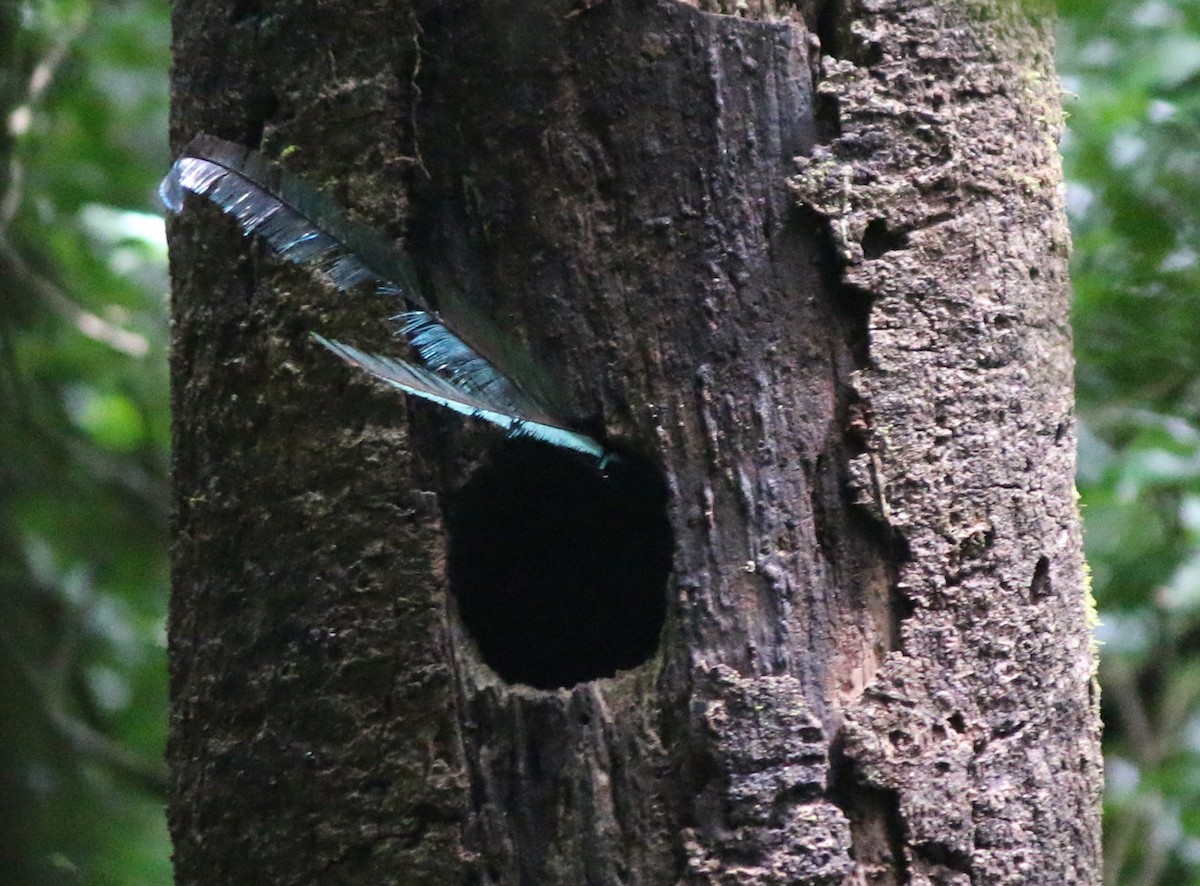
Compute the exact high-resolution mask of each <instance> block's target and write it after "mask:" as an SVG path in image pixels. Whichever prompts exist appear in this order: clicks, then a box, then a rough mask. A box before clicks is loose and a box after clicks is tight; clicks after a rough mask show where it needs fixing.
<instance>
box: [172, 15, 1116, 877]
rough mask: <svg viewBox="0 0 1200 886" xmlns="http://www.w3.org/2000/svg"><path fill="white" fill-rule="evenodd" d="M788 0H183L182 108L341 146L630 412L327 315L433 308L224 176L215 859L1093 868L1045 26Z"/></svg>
mask: <svg viewBox="0 0 1200 886" xmlns="http://www.w3.org/2000/svg"><path fill="white" fill-rule="evenodd" d="M756 9H757V7H756ZM351 10H352V14H347V13H348V12H351ZM760 11H761V12H763V18H762V19H761V20H757V21H751V20H748V19H746V18H742V17H735V16H724V15H712V14H708V13H705V12H702V11H699V10H697V9H694V8H691V7H689V6H686V5H682V4H676V3H670V2H660V3H655V2H644V0H642V2H637V0H591V2H575V3H572V2H568V0H537V2H534V0H530V2H523V3H498V2H478V0H472V2H466V0H462V2H439V3H433V2H430V3H413V4H409V3H405V2H401V0H395V2H391V3H387V4H377V5H373V6H369V7H365V8H360V7H353V8H351V7H350V5H349V4H345V3H322V4H317V3H315V2H314V3H308V2H299V3H289V4H285V5H283V6H280V7H278V8H273V9H272V10H270V11H269V12H267V11H266V10H263V9H260V8H258V7H257V6H246V5H244V4H240V5H237V6H236V7H222V6H217V5H214V4H208V3H196V2H183V3H180V4H179V5H178V6H177V9H176V21H175V24H176V57H177V62H176V71H175V75H174V76H175V87H176V114H175V121H174V127H175V132H174V135H175V136H176V143H177V144H179V143H181V142H182V141H183V140H186V138H187V137H189V136H190V135H191V134H192V133H193V132H195V131H200V130H204V131H209V132H213V133H215V134H217V135H221V136H224V137H226V138H231V139H235V140H238V141H241V142H243V143H246V144H250V145H252V146H256V147H261V148H262V149H263V150H264V151H266V152H267V153H269V154H272V155H274V156H280V157H282V158H283V159H284V161H285V163H286V164H287V165H288V166H289V168H291V169H293V170H294V171H297V172H300V173H302V174H304V175H306V176H307V177H309V178H310V179H312V180H314V181H316V182H317V183H319V184H324V185H326V186H327V187H329V188H330V189H332V190H333V191H334V192H335V193H336V194H337V195H338V196H339V197H340V198H341V199H342V200H343V202H344V203H345V204H346V205H347V206H348V207H349V208H350V209H351V210H352V211H354V212H356V213H357V214H359V215H360V216H361V217H363V218H365V219H369V220H370V221H372V222H373V223H375V224H378V225H380V226H382V227H384V228H385V229H386V230H388V231H389V232H390V233H392V234H393V235H395V236H396V237H397V242H401V241H402V242H404V243H405V244H406V245H407V248H408V249H409V251H410V252H411V253H412V254H413V255H414V257H415V258H416V260H417V264H418V266H419V270H420V272H421V274H422V275H423V276H424V277H425V278H426V279H427V280H428V281H430V283H431V285H433V286H436V288H437V289H439V290H440V291H443V292H447V291H449V290H452V289H453V290H458V291H459V292H461V293H464V294H465V296H466V297H470V298H474V299H477V300H478V301H480V303H481V304H483V305H485V306H486V308H487V310H488V312H489V313H490V314H492V315H493V316H495V317H497V318H498V320H499V321H500V323H501V325H503V326H505V327H506V328H508V329H510V330H511V331H513V332H514V333H515V334H517V335H518V336H519V337H520V338H522V339H523V340H524V341H525V342H526V343H527V344H528V346H529V348H530V349H531V350H532V351H533V353H534V354H535V355H536V356H537V357H538V358H539V360H540V361H541V362H542V363H543V364H544V365H546V366H547V367H548V368H549V369H550V370H551V371H552V372H553V373H554V374H555V375H556V376H557V377H558V378H559V379H560V380H561V382H562V385H563V388H564V390H565V392H566V396H567V398H568V399H569V401H570V402H572V403H573V404H574V406H575V407H576V409H577V410H578V412H579V414H580V415H581V416H583V417H584V418H585V419H586V423H587V424H588V426H589V427H590V428H591V429H592V430H593V432H595V433H603V434H605V435H606V436H607V437H608V438H609V439H610V440H612V441H613V443H614V445H615V446H616V447H617V448H618V449H619V451H620V452H621V453H622V454H623V459H622V461H620V462H619V463H617V464H615V465H613V466H612V467H611V469H609V470H607V471H604V472H601V471H599V470H597V468H596V467H595V466H594V465H588V464H585V463H583V462H581V461H580V460H579V459H578V458H576V457H575V456H573V455H563V454H558V453H556V452H554V451H553V450H550V449H549V448H548V447H545V446H542V445H539V444H516V443H506V442H503V441H500V442H497V441H496V440H495V438H494V437H492V436H491V435H490V433H489V432H488V431H486V430H481V429H478V428H474V427H471V426H464V425H463V423H462V422H458V421H455V420H446V419H445V418H444V417H443V416H440V415H437V414H436V413H434V412H433V411H432V410H429V409H425V408H423V407H421V406H419V405H418V406H413V405H411V404H407V403H405V402H403V401H402V400H400V399H398V398H397V397H396V396H395V395H394V394H391V393H389V392H386V391H382V390H379V389H377V388H376V387H375V386H374V385H372V384H371V383H369V382H368V381H364V380H360V379H356V378H353V377H351V376H349V375H348V374H347V373H346V372H345V369H344V367H341V366H340V365H336V364H334V363H333V361H330V360H328V359H327V355H324V354H323V353H319V352H317V350H316V349H314V348H310V347H308V346H307V345H306V344H305V333H306V332H307V331H308V330H310V329H318V330H321V331H323V332H327V333H329V334H332V335H336V336H337V337H339V338H342V339H345V340H350V341H353V342H355V343H356V344H359V345H361V346H365V347H370V348H372V349H375V350H389V349H395V348H396V347H398V343H397V342H394V341H392V340H390V337H389V335H388V331H387V326H386V324H384V323H383V322H382V320H383V318H384V317H386V316H387V315H388V314H389V313H390V312H393V310H394V308H393V306H392V305H390V304H388V303H386V302H384V301H380V300H379V299H375V298H371V297H364V298H360V299H353V298H350V299H348V298H345V297H337V296H334V295H332V294H331V293H329V292H325V291H322V290H321V288H320V287H319V286H317V285H314V284H313V283H312V282H310V281H309V280H307V279H306V278H305V276H304V275H303V274H302V273H301V272H297V271H295V270H291V269H289V268H285V267H283V266H282V265H280V264H279V263H278V262H276V261H274V260H273V259H271V258H270V257H268V256H267V255H266V254H265V252H264V251H263V250H262V249H261V248H259V247H256V246H255V245H253V244H250V243H243V242H239V240H238V238H237V234H236V232H235V231H234V229H233V228H232V226H231V225H230V224H229V223H228V222H227V220H223V219H219V218H218V217H217V214H216V213H215V212H213V211H211V210H208V209H206V208H205V207H201V206H196V207H195V208H194V209H191V210H189V213H188V214H187V215H185V217H184V219H183V220H182V221H181V222H180V223H178V224H177V225H176V226H175V227H174V229H173V236H172V252H173V265H174V273H175V287H176V288H175V318H176V327H175V351H174V358H173V359H174V363H173V370H174V379H175V403H176V449H175V459H176V464H175V483H176V500H177V514H176V561H175V562H176V566H175V594H174V599H173V604H172V616H171V663H172V691H173V696H174V715H173V723H172V739H171V747H170V757H171V762H172V771H173V796H172V803H171V824H172V832H173V835H174V839H175V846H176V861H177V872H178V880H179V882H180V883H212V882H221V883H263V882H269V883H279V884H286V883H299V882H321V883H339V882H346V883H363V882H371V883H375V882H397V883H414V884H415V883H434V882H437V883H443V884H444V883H447V882H463V883H505V884H507V883H522V884H524V883H530V884H533V883H538V884H541V883H547V884H549V883H562V884H576V883H642V884H658V883H675V882H689V883H691V882H697V883H706V882H707V883H763V884H765V883H792V882H803V883H837V882H846V881H849V882H872V883H888V882H894V883H900V882H914V883H920V882H946V883H953V882H963V883H966V882H981V883H984V882H985V883H1003V882H1012V883H1030V882H1046V883H1062V882H1093V881H1095V880H1097V879H1098V865H1099V849H1098V831H1099V819H1098V815H1099V810H1098V791H1099V778H1100V776H1099V756H1098V755H1099V745H1098V718H1097V711H1096V706H1095V699H1094V697H1093V693H1094V691H1095V687H1094V681H1093V655H1092V650H1091V647H1090V645H1089V639H1088V610H1087V603H1086V599H1085V591H1084V577H1083V572H1082V559H1081V554H1080V543H1079V532H1078V522H1077V518H1076V513H1075V505H1074V496H1073V486H1072V469H1073V452H1074V424H1073V417H1072V410H1071V358H1070V333H1069V327H1068V318H1067V311H1068V292H1067V283H1066V253H1067V243H1068V241H1067V234H1066V229H1065V226H1064V219H1063V213H1062V207H1061V205H1060V197H1059V193H1058V185H1059V180H1060V173H1059V169H1058V164H1057V159H1056V154H1055V151H1054V140H1055V138H1056V136H1057V133H1058V128H1059V126H1060V112H1059V109H1058V90H1057V86H1056V81H1055V79H1054V77H1053V72H1052V68H1051V61H1050V56H1049V37H1048V33H1047V30H1046V25H1045V23H1044V22H1041V21H1038V20H1036V19H1029V18H1027V17H1026V16H1025V15H1024V14H1023V13H1022V12H1021V11H1020V10H1019V9H1018V8H1017V7H1016V6H1015V5H1012V4H1010V5H1004V6H999V5H997V6H987V5H985V4H982V3H979V4H966V3H962V4H947V3H935V2H932V0H927V2H918V0H901V2H888V3H882V2H865V0H864V2H852V3H847V4H845V5H837V6H833V5H829V6H825V7H822V8H818V7H817V6H816V5H815V4H814V5H812V6H811V8H810V7H808V6H806V7H805V8H803V9H796V10H792V11H791V14H790V15H789V16H788V17H787V18H786V19H784V18H780V19H776V18H773V17H771V16H767V15H766V13H765V10H760ZM797 157H799V158H800V159H799V160H798V161H797V160H795V159H794V158H797ZM596 515H599V516H598V517H597V516H596ZM660 624H662V630H661V635H660V632H659V626H660Z"/></svg>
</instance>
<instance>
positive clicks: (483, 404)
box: [310, 332, 607, 461]
mask: <svg viewBox="0 0 1200 886" xmlns="http://www.w3.org/2000/svg"><path fill="white" fill-rule="evenodd" d="M310 334H311V335H312V337H313V338H314V339H316V340H317V341H318V342H320V343H321V344H322V345H324V346H325V347H326V348H328V349H329V350H331V351H333V353H335V354H337V355H338V356H339V357H341V358H342V359H343V360H345V361H346V362H347V363H349V364H350V365H351V366H356V367H358V368H359V369H362V370H364V371H366V372H369V373H370V374H371V375H373V376H375V377H376V378H378V379H380V380H381V381H384V382H387V383H388V384H389V385H391V386H392V387H395V388H399V389H400V390H402V391H404V392H405V393H407V394H411V395H413V396H414V397H421V398H422V399H425V400H430V401H432V402H434V403H437V404H438V405H439V406H444V407H445V408H447V409H451V410H453V411H455V412H459V413H462V414H463V415H469V416H471V417H473V418H481V419H483V420H484V421H488V422H491V423H492V424H494V425H498V426H499V427H501V428H503V429H504V430H506V431H508V432H509V433H510V434H511V435H513V436H515V437H532V438H534V439H537V440H543V441H545V442H547V443H553V444H554V445H556V446H562V447H565V448H567V449H574V450H577V451H578V452H584V453H587V454H588V455H591V456H594V457H596V458H598V459H601V460H602V461H604V460H606V458H607V452H606V450H605V448H604V447H603V446H601V445H600V444H599V443H597V442H596V441H595V440H593V439H592V438H591V437H588V436H586V435H584V434H580V433H579V432H577V431H572V430H571V429H570V428H567V427H564V426H563V425H561V424H556V423H548V422H544V421H534V420H533V419H530V418H529V417H527V416H525V415H521V414H519V413H515V412H513V411H512V409H511V408H510V407H509V406H508V405H507V404H505V403H497V402H494V401H491V400H489V399H488V398H487V397H486V396H484V395H483V394H481V393H480V392H474V391H468V390H466V389H464V388H461V387H459V386H458V385H457V384H455V383H454V382H453V381H451V380H450V379H448V378H444V377H443V376H440V375H437V374H435V373H433V372H430V371H429V370H428V369H423V368H421V367H419V366H413V365H412V364H410V363H405V362H403V361H401V360H393V359H392V358H391V357H384V356H382V355H380V354H368V353H366V352H365V351H360V350H359V349H358V348H354V347H351V346H350V345H347V344H343V343H342V342H339V341H332V340H330V339H327V338H325V337H323V336H320V335H317V333H315V332H313V333H310Z"/></svg>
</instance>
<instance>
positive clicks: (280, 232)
mask: <svg viewBox="0 0 1200 886" xmlns="http://www.w3.org/2000/svg"><path fill="white" fill-rule="evenodd" d="M184 191H192V192H193V193H196V194H200V195H202V196H205V197H208V198H209V199H210V200H212V201H213V202H214V203H216V204H217V205H218V206H219V207H221V209H222V210H223V211H224V212H226V213H228V214H229V215H232V216H233V217H234V218H236V219H237V221H238V223H239V224H240V225H241V226H242V231H243V232H244V233H246V234H258V235H259V236H261V237H262V238H263V239H265V240H266V241H267V242H268V243H270V244H271V247H272V248H273V249H274V250H275V251H276V252H277V253H279V255H280V256H282V257H283V258H285V259H287V260H288V261H291V262H295V263H296V264H301V265H314V266H316V267H318V268H319V269H320V270H321V271H322V272H323V273H324V274H325V275H326V276H327V277H328V278H329V280H330V282H331V283H333V285H334V286H336V287H337V288H338V289H350V288H352V287H354V286H356V285H358V284H360V283H373V284H375V285H377V286H380V287H383V288H385V289H389V290H394V291H397V292H399V293H400V294H401V295H403V296H404V297H405V298H407V299H408V300H409V301H411V302H413V303H414V304H417V305H420V306H422V307H425V308H428V307H429V306H428V304H427V303H426V301H425V298H424V297H423V296H422V294H421V292H420V291H419V289H418V287H417V284H416V275H415V274H414V273H413V270H412V265H411V264H410V263H409V261H408V259H407V258H406V257H404V256H402V255H399V254H397V253H396V251H395V250H394V249H392V247H391V246H390V245H389V244H388V243H387V242H386V241H385V240H384V239H383V238H382V237H381V236H380V235H379V234H378V233H376V232H375V231H372V230H371V229H369V228H363V227H360V226H357V225H353V224H351V223H350V222H349V221H347V220H346V219H345V217H344V216H343V215H342V213H341V212H340V211H339V210H338V208H337V206H336V205H335V204H334V203H333V202H332V201H331V200H330V199H329V198H328V197H326V196H325V195H324V194H322V193H320V192H319V191H317V190H316V189H314V188H312V187H310V186H309V185H308V184H306V183H305V182H303V181H301V180H300V179H298V178H296V177H294V176H291V175H287V174H286V173H284V172H283V171H281V170H280V169H278V168H276V167H274V166H272V165H270V164H269V163H268V162H267V161H266V160H265V159H264V158H263V157H262V156H261V155H259V154H256V153H255V152H253V151H250V150H249V149H247V148H244V147H242V146H241V145H235V144H232V143H231V142H227V141H222V140H221V139H219V138H215V137H213V136H211V135H198V136H196V138H194V139H192V142H191V143H190V144H189V145H188V146H187V148H186V149H185V150H184V152H183V154H182V155H181V156H180V157H179V159H178V160H176V161H175V163H174V165H173V166H172V167H171V170H170V172H168V173H167V176H166V178H164V179H163V181H162V184H161V185H159V189H158V193H159V197H160V198H161V199H162V202H163V205H165V206H166V207H167V209H169V210H170V211H171V212H175V213H178V212H181V211H182V210H183V194H184Z"/></svg>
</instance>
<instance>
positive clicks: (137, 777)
mask: <svg viewBox="0 0 1200 886" xmlns="http://www.w3.org/2000/svg"><path fill="white" fill-rule="evenodd" d="M1061 16H1062V17H1061V22H1060V69H1061V72H1062V74H1063V78H1064V82H1065V84H1066V86H1067V89H1068V91H1069V93H1070V95H1069V97H1068V100H1067V110H1068V112H1069V114H1070V120H1069V125H1070V132H1069V134H1068V137H1067V138H1066V140H1065V142H1064V145H1063V149H1064V156H1065V160H1066V170H1067V177H1068V180H1069V189H1068V203H1069V207H1070V213H1071V220H1072V227H1073V229H1074V232H1075V243H1076V247H1075V259H1074V269H1073V273H1074V282H1075V287H1076V293H1077V308H1076V326H1077V332H1078V356H1079V367H1078V383H1079V416H1080V462H1079V476H1078V482H1079V486H1080V491H1081V494H1082V497H1083V502H1084V517H1085V525H1086V533H1087V548H1088V557H1089V561H1090V563H1091V565H1092V569H1093V572H1094V585H1095V594H1096V599H1097V601H1098V604H1099V606H1100V610H1101V618H1102V620H1103V625H1102V627H1101V628H1100V635H1101V639H1102V640H1103V642H1104V644H1105V645H1104V646H1103V647H1102V666H1101V678H1102V683H1103V685H1104V701H1103V705H1104V715H1105V720H1106V724H1107V734H1106V755H1107V759H1108V795H1107V805H1106V854H1107V857H1108V862H1109V864H1108V871H1107V874H1106V882H1109V883H1123V884H1154V883H1163V884H1168V883H1170V884H1176V883H1200V311H1198V310H1197V306H1196V300H1195V297H1196V293H1197V292H1198V290H1200V285H1198V284H1200V263H1198V260H1197V253H1198V251H1200V242H1198V233H1200V0H1141V2H1137V0H1113V2H1108V3H1097V2H1094V0H1064V2H1063V4H1062V7H1061ZM168 42H169V25H168V11H167V8H166V3H165V0H128V2H117V0H107V2H99V0H97V2H89V0H26V2H12V0H0V111H2V113H3V117H2V119H3V121H4V126H3V131H2V132H0V280H3V281H4V282H3V287H4V297H3V298H0V595H3V596H2V597H0V599H2V601H3V605H4V613H5V617H4V619H3V620H0V797H3V798H4V800H5V802H4V803H3V804H0V881H3V882H14V883H30V884H36V883H63V884H72V883H81V884H89V886H90V884H100V886H108V884H114V886H116V884H120V886H141V884H146V886H150V884H154V886H159V884H164V883H168V882H169V881H170V864H169V860H168V858H169V846H168V842H167V836H166V827H165V823H164V820H163V814H162V807H163V802H164V790H165V787H164V786H165V773H164V771H163V764H162V749H163V745H164V742H165V733H166V717H167V709H166V705H167V702H166V662H165V653H164V619H165V615H164V613H165V610H166V593H167V581H168V565H167V544H168V534H167V519H168V513H169V502H168V488H167V480H166V475H167V465H168V443H169V418H168V390H167V377H166V347H167V325H166V323H167V320H166V315H167V311H166V292H167V281H166V270H165V268H166V258H165V249H164V245H163V237H162V224H161V221H160V219H159V218H158V208H157V206H156V203H155V200H154V197H153V188H154V185H155V183H156V181H157V179H158V177H159V176H160V175H161V173H162V172H163V170H164V169H165V167H166V164H167V160H168V156H167V144H166V131H167V129H166V111H167V70H168V64H169V58H168Z"/></svg>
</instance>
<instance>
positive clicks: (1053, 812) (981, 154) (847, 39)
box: [792, 0, 1101, 883]
mask: <svg viewBox="0 0 1200 886" xmlns="http://www.w3.org/2000/svg"><path fill="white" fill-rule="evenodd" d="M985 5H986V4H975V7H976V9H975V10H974V11H973V12H971V11H969V10H968V9H967V7H966V5H965V4H964V5H959V4H947V3H943V2H924V0H904V2H887V3H884V2H878V0H864V2H855V3H850V4H848V8H847V10H846V14H845V18H844V19H843V20H842V21H841V22H840V27H839V29H838V32H837V34H836V35H832V34H831V35H826V36H827V40H826V43H827V46H826V50H827V55H826V57H825V58H824V59H823V61H822V72H823V73H822V79H821V83H820V85H819V91H820V94H821V95H822V96H824V98H825V100H826V101H827V102H828V103H829V107H830V108H832V109H833V116H834V119H835V121H836V122H835V129H836V133H837V135H836V137H835V138H833V139H832V140H831V141H829V142H828V143H827V144H823V145H821V146H819V147H818V148H817V149H816V150H815V151H814V152H813V154H812V156H811V157H809V158H803V159H801V161H800V166H801V169H800V172H799V174H797V175H796V176H795V177H794V178H793V180H792V185H793V188H794V190H795V193H796V194H797V197H798V198H799V199H800V200H801V201H802V202H803V203H804V204H805V205H807V206H810V207H813V208H814V209H816V210H817V211H818V212H819V213H820V214H821V215H823V216H824V217H825V218H826V219H827V220H828V222H829V228H830V231H831V233H832V238H833V243H834V245H835V248H836V250H837V252H838V254H839V255H840V257H841V259H842V261H843V263H844V271H843V275H842V279H843V282H844V284H845V286H846V287H847V288H849V289H853V290H854V291H855V292H856V293H866V294H868V296H869V298H870V310H869V313H868V314H867V317H866V327H867V328H866V337H867V341H868V346H867V349H866V353H865V358H864V359H863V360H862V365H861V367H860V369H859V371H858V372H857V373H856V374H855V376H854V381H853V384H854V388H855V391H856V392H857V394H858V396H859V397H861V399H862V410H863V414H864V416H866V419H865V421H866V424H867V425H868V430H867V432H866V434H865V440H866V448H865V451H864V452H863V453H862V454H861V455H859V456H857V458H856V459H855V460H854V462H853V464H852V471H851V474H852V477H853V481H852V482H853V485H854V488H855V494H856V497H857V500H858V501H859V502H860V504H862V505H864V506H865V507H867V508H868V509H869V510H870V511H871V513H872V514H873V515H874V516H875V517H876V518H877V519H880V520H881V521H883V522H884V523H886V525H887V526H888V527H889V529H890V531H891V532H893V533H895V534H896V535H897V536H899V537H900V538H902V539H903V541H904V543H905V545H906V546H907V548H908V549H909V551H910V559H909V561H908V562H907V563H906V564H905V565H904V567H903V568H902V570H901V572H900V575H899V579H898V588H899V589H900V591H901V593H902V594H903V596H904V598H905V599H906V600H907V601H909V603H910V604H911V612H910V614H909V615H908V616H907V617H906V618H904V620H903V622H902V623H901V624H900V644H899V648H898V650H897V651H895V652H894V653H892V654H891V655H890V656H889V657H888V660H887V662H886V663H885V665H884V667H883V668H882V670H881V671H880V672H879V673H878V674H877V675H876V676H875V679H874V680H873V681H871V682H870V683H869V684H868V685H867V686H866V688H865V692H864V693H863V696H862V698H861V699H859V700H858V701H857V702H856V703H853V704H851V705H850V706H849V707H848V708H847V710H846V712H845V715H846V731H845V736H846V747H845V754H846V758H847V762H848V765H851V766H852V767H853V771H854V773H855V776H856V778H858V779H860V780H861V781H862V782H864V783H866V784H868V785H871V786H874V787H877V788H882V789H885V790H887V791H893V792H895V794H896V796H897V797H898V811H899V816H900V821H901V823H902V827H903V836H904V856H905V858H904V861H905V866H906V868H907V876H908V877H909V878H910V882H914V883H924V882H940V883H952V882H953V883H968V882H977V883H1068V882H1072V883H1073V882H1098V881H1099V876H1100V875H1099V871H1100V845H1099V833H1100V829H1099V814H1100V806H1099V795H1100V789H1101V763H1100V756H1099V718H1098V710H1097V705H1096V685H1095V654H1094V649H1093V646H1092V641H1091V637H1090V631H1089V627H1090V621H1089V620H1090V609H1089V606H1090V600H1089V597H1088V595H1087V590H1086V580H1085V574H1084V567H1083V561H1082V555H1081V543H1080V534H1079V520H1078V514H1077V511H1076V505H1075V494H1074V488H1073V484H1072V480H1073V467H1074V452H1075V436H1074V415H1073V407H1072V377H1071V373H1072V366H1073V364H1072V359H1071V351H1070V347H1071V336H1070V329H1069V326H1068V302H1069V296H1070V293H1069V288H1068V282H1067V255H1068V250H1069V235H1068V231H1067V227H1066V219H1065V215H1064V210H1063V205H1062V188H1061V170H1060V167H1059V160H1058V156H1057V153H1056V149H1055V146H1056V142H1057V139H1058V137H1059V135H1060V131H1061V126H1062V114H1061V110H1060V89H1059V86H1058V81H1057V79H1056V77H1055V75H1054V71H1053V67H1052V59H1051V39H1050V36H1049V33H1048V27H1049V25H1048V24H1047V23H1046V22H1045V21H1030V20H1027V19H1026V18H1024V17H1023V16H1022V14H1021V11H1020V9H1019V8H1018V7H1017V4H1015V3H1012V4H990V5H989V9H987V10H984V9H983V8H982V7H983V6H985ZM985 11H986V12H988V13H989V14H988V15H986V16H985V15H984V14H983V13H984V12H985ZM834 38H836V39H834Z"/></svg>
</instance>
